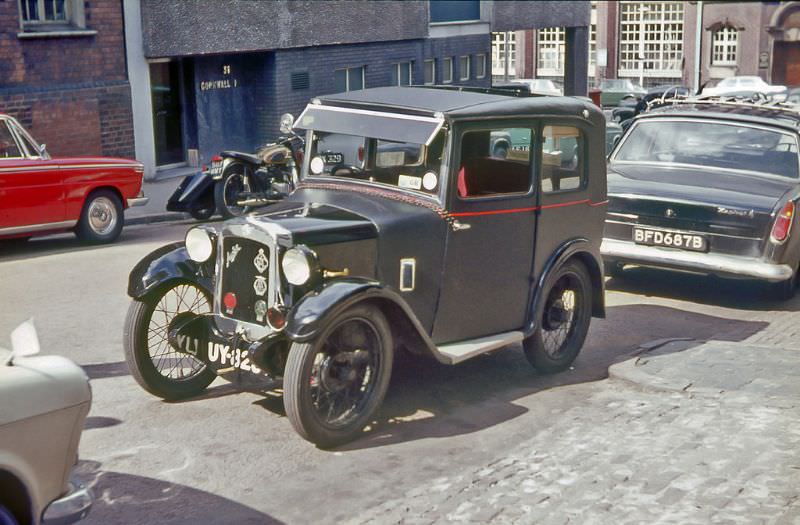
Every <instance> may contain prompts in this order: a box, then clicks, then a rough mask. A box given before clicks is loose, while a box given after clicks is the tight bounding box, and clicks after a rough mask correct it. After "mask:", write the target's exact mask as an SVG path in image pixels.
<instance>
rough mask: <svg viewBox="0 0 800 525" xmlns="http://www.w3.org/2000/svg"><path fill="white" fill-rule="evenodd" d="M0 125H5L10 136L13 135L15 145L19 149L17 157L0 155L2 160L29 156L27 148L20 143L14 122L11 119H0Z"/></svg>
mask: <svg viewBox="0 0 800 525" xmlns="http://www.w3.org/2000/svg"><path fill="white" fill-rule="evenodd" d="M0 126H3V127H5V128H6V130H7V131H8V136H9V137H11V141H12V143H13V146H14V147H15V148H16V149H17V153H18V155H17V156H15V157H0V160H15V159H26V158H29V156H28V154H27V152H26V149H25V147H24V146H23V145H21V143H20V139H19V136H18V135H17V133H16V130H15V129H14V122H13V121H12V120H10V119H0Z"/></svg>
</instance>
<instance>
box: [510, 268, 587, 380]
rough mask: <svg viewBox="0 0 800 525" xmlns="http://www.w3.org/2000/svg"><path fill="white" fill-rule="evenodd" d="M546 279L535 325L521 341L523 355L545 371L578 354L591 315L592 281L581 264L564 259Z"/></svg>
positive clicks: (568, 362)
mask: <svg viewBox="0 0 800 525" xmlns="http://www.w3.org/2000/svg"><path fill="white" fill-rule="evenodd" d="M550 283H551V284H550V287H549V289H548V290H547V291H546V292H545V294H546V295H545V298H544V305H543V308H542V311H541V312H540V313H539V314H538V315H539V319H537V324H538V328H537V329H536V331H535V332H534V333H533V335H531V336H530V337H528V338H527V339H525V341H523V349H524V350H525V357H526V358H527V359H528V361H529V362H530V363H531V365H533V366H534V367H535V368H536V369H537V370H539V371H540V372H543V373H547V374H551V373H555V372H561V371H563V370H566V369H567V368H569V366H570V365H571V364H572V362H573V361H574V360H575V358H576V357H578V353H579V352H580V351H581V347H582V346H583V342H584V340H585V339H586V333H587V332H588V331H589V322H590V321H591V318H592V282H591V278H590V277H589V272H587V271H586V267H585V266H584V265H583V264H581V263H580V262H578V261H570V262H568V263H566V264H565V265H564V266H562V267H561V268H559V269H558V271H557V272H556V274H555V275H554V276H553V279H552V280H550Z"/></svg>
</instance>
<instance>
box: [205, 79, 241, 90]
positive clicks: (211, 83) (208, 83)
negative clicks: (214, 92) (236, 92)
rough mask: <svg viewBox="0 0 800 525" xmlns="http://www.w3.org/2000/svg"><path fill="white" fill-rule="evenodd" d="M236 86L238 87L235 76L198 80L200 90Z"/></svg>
mask: <svg viewBox="0 0 800 525" xmlns="http://www.w3.org/2000/svg"><path fill="white" fill-rule="evenodd" d="M237 87H239V81H238V80H237V79H235V78H225V79H222V80H201V81H200V91H209V90H211V89H233V88H237Z"/></svg>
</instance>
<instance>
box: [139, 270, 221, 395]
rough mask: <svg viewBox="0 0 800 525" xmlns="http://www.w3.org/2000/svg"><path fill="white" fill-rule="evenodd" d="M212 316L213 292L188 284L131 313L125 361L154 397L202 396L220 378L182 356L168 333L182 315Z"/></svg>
mask: <svg viewBox="0 0 800 525" xmlns="http://www.w3.org/2000/svg"><path fill="white" fill-rule="evenodd" d="M210 311H211V298H210V295H209V293H208V292H207V291H205V290H203V289H202V288H200V287H199V286H197V285H195V284H192V283H186V282H173V283H169V284H167V285H165V286H162V287H161V288H159V289H158V290H156V291H155V292H153V293H151V294H149V295H147V296H146V297H144V298H143V299H142V300H134V301H133V303H131V306H130V308H129V309H128V316H127V317H126V319H125V330H124V333H123V347H124V349H125V361H126V362H127V363H128V369H129V370H130V372H131V375H132V376H133V378H134V379H135V380H136V382H137V383H139V385H141V386H142V388H144V389H145V390H147V391H148V392H150V393H151V394H153V395H155V396H158V397H160V398H163V399H180V398H184V397H190V396H193V395H197V394H199V393H201V392H202V391H203V390H205V389H206V387H207V386H208V385H209V384H211V382H212V381H213V380H214V378H215V377H216V374H215V373H214V371H213V370H210V369H209V368H208V367H207V366H206V365H205V363H203V362H202V361H200V360H199V359H197V358H195V357H193V356H191V355H189V354H186V353H183V352H178V351H177V350H176V349H175V348H173V347H172V345H171V344H170V342H169V339H168V334H169V330H170V327H171V325H172V324H173V322H174V321H175V320H176V319H178V316H180V315H182V314H186V313H193V314H204V313H209V312H210Z"/></svg>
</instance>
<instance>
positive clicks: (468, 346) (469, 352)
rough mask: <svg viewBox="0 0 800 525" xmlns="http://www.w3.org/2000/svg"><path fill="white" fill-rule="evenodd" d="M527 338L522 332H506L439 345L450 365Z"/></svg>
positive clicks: (441, 354) (443, 357)
mask: <svg viewBox="0 0 800 525" xmlns="http://www.w3.org/2000/svg"><path fill="white" fill-rule="evenodd" d="M524 338H525V336H524V335H523V333H522V332H505V333H503V334H495V335H490V336H488V337H481V338H480V339H470V340H468V341H460V342H458V343H448V344H446V345H440V346H439V347H437V350H438V351H439V354H440V356H441V357H442V360H443V361H444V362H446V363H447V364H450V365H455V364H457V363H460V362H461V361H466V360H467V359H469V358H471V357H475V356H477V355H481V354H485V353H486V352H491V351H492V350H497V349H498V348H502V347H504V346H508V345H512V344H514V343H521V342H522V340H523V339H524Z"/></svg>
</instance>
